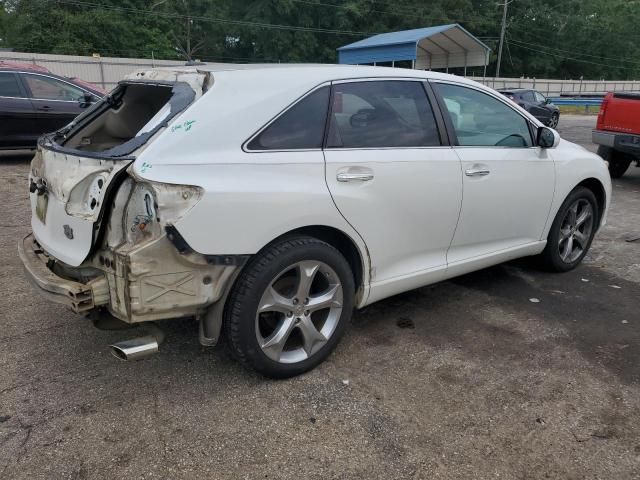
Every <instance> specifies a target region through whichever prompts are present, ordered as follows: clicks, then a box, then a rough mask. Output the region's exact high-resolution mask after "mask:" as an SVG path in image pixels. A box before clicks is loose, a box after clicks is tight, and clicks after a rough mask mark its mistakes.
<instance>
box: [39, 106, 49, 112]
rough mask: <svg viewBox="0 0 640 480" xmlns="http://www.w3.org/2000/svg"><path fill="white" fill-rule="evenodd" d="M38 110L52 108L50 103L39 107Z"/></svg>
mask: <svg viewBox="0 0 640 480" xmlns="http://www.w3.org/2000/svg"><path fill="white" fill-rule="evenodd" d="M38 110H44V111H45V112H46V111H48V110H51V107H50V106H49V105H43V106H41V107H38Z"/></svg>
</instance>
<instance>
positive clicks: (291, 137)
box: [247, 87, 329, 150]
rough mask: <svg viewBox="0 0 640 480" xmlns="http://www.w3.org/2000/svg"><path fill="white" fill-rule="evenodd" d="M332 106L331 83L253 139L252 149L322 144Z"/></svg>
mask: <svg viewBox="0 0 640 480" xmlns="http://www.w3.org/2000/svg"><path fill="white" fill-rule="evenodd" d="M328 107H329V87H322V88H319V89H318V90H316V91H314V92H313V93H310V94H309V95H307V96H306V97H304V98H303V99H302V100H300V101H299V102H298V103H296V104H295V105H293V106H292V107H291V108H289V109H288V110H287V111H286V112H284V113H283V114H282V115H280V116H279V117H278V118H277V119H276V120H275V121H274V122H273V123H272V124H271V125H269V126H268V127H267V128H266V129H265V130H263V131H262V132H261V133H260V134H259V135H258V136H257V137H255V138H254V139H253V140H251V141H250V142H249V143H248V145H247V149H249V150H307V149H312V148H322V140H323V137H324V126H325V122H326V120H327V108H328Z"/></svg>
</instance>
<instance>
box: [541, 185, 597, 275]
mask: <svg viewBox="0 0 640 480" xmlns="http://www.w3.org/2000/svg"><path fill="white" fill-rule="evenodd" d="M599 218H600V217H599V212H598V202H597V201H596V197H595V196H594V194H593V192H592V191H591V190H589V189H588V188H585V187H577V188H575V189H574V190H573V191H572V192H571V193H570V194H569V196H568V197H567V198H566V199H565V201H564V202H563V203H562V205H561V206H560V209H559V210H558V213H557V215H556V218H555V219H554V221H553V224H552V225H551V229H550V230H549V235H548V236H547V246H546V247H545V249H544V251H543V252H542V254H541V257H542V261H543V262H544V265H545V266H546V267H547V268H548V269H550V270H553V271H556V272H567V271H569V270H573V269H574V268H575V267H577V266H578V265H579V264H580V262H581V261H582V259H583V258H584V256H585V255H586V254H587V252H588V251H589V247H590V246H591V242H592V241H593V236H594V235H595V232H596V230H597V226H598V221H599Z"/></svg>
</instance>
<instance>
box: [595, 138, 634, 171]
mask: <svg viewBox="0 0 640 480" xmlns="http://www.w3.org/2000/svg"><path fill="white" fill-rule="evenodd" d="M598 155H600V156H601V157H602V158H604V159H605V160H606V161H607V162H609V175H611V178H620V177H621V176H623V175H624V174H625V172H626V171H627V169H628V168H629V165H631V158H630V157H628V156H627V155H624V154H623V153H620V152H618V151H616V150H614V149H613V148H610V147H605V146H603V145H600V146H599V147H598Z"/></svg>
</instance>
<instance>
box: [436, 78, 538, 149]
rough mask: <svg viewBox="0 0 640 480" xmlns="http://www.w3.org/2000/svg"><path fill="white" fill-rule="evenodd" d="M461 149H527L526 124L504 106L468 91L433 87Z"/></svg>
mask: <svg viewBox="0 0 640 480" xmlns="http://www.w3.org/2000/svg"><path fill="white" fill-rule="evenodd" d="M433 85H434V88H435V89H436V90H437V91H438V92H439V93H440V95H441V96H442V98H443V99H444V104H445V106H446V109H447V110H448V112H449V117H450V118H451V123H452V124H453V128H454V129H455V132H456V135H457V137H458V143H459V144H460V145H471V146H500V147H530V146H531V145H532V140H531V132H530V131H529V125H528V123H527V121H526V120H525V119H524V117H522V116H521V115H520V114H518V113H517V112H516V111H515V110H513V109H512V108H511V107H509V106H508V105H506V104H504V103H503V102H501V101H499V100H497V99H495V98H493V97H492V96H490V95H487V94H485V93H482V92H480V91H478V90H473V89H471V88H466V87H459V86H456V85H447V84H444V83H434V84H433Z"/></svg>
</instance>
